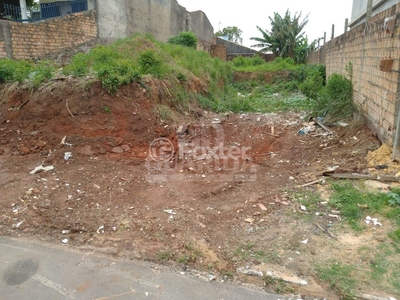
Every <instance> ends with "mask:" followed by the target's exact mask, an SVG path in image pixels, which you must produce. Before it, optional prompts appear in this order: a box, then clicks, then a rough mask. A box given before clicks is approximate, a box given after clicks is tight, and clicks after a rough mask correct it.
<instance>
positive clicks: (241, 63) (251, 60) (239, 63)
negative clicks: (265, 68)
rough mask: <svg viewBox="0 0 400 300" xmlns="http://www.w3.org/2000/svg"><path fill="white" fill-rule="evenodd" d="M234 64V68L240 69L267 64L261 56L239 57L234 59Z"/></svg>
mask: <svg viewBox="0 0 400 300" xmlns="http://www.w3.org/2000/svg"><path fill="white" fill-rule="evenodd" d="M232 63H233V66H234V67H236V68H240V67H249V66H260V65H262V64H265V63H266V62H265V60H264V59H262V58H261V57H260V56H258V55H256V56H254V57H243V56H238V57H235V58H234V59H232Z"/></svg>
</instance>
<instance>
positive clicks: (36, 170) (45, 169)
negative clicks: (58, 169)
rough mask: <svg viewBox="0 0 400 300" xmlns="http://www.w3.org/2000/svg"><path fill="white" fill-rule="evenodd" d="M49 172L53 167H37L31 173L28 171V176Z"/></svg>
mask: <svg viewBox="0 0 400 300" xmlns="http://www.w3.org/2000/svg"><path fill="white" fill-rule="evenodd" d="M51 170H54V167H53V166H48V167H43V166H38V167H36V168H35V169H33V170H32V171H30V172H29V174H36V173H40V172H42V171H44V172H47V171H51Z"/></svg>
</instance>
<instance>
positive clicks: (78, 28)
mask: <svg viewBox="0 0 400 300" xmlns="http://www.w3.org/2000/svg"><path fill="white" fill-rule="evenodd" d="M0 31H3V32H5V33H6V34H4V36H5V41H4V42H2V41H1V37H0V58H2V57H6V56H8V57H10V58H15V59H31V58H40V57H43V56H46V55H49V54H55V53H59V52H62V51H63V50H66V49H69V48H73V47H76V46H79V45H82V44H85V43H87V42H91V41H93V40H96V39H97V26H96V13H95V11H86V12H80V13H75V14H70V15H67V16H64V17H58V18H54V19H48V20H44V21H40V22H35V23H29V24H24V23H17V22H10V21H1V22H0ZM7 36H8V37H9V39H10V40H9V41H8V43H7ZM2 43H4V46H3V47H2ZM7 44H8V47H9V49H8V51H7Z"/></svg>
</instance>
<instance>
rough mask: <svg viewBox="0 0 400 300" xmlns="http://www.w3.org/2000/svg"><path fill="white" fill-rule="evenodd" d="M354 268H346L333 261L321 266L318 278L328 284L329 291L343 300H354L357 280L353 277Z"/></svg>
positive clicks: (318, 270)
mask: <svg viewBox="0 0 400 300" xmlns="http://www.w3.org/2000/svg"><path fill="white" fill-rule="evenodd" d="M353 270H354V267H353V266H345V265H343V264H341V263H340V262H336V261H332V262H328V263H327V265H320V266H318V267H317V269H316V273H317V276H318V278H319V279H320V280H321V281H323V282H325V283H326V284H328V287H329V289H331V290H333V291H334V292H335V293H337V294H338V295H339V296H340V298H341V299H354V298H355V290H356V280H355V279H354V278H353V277H352V272H353Z"/></svg>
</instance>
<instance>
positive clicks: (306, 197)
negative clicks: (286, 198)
mask: <svg viewBox="0 0 400 300" xmlns="http://www.w3.org/2000/svg"><path fill="white" fill-rule="evenodd" d="M292 197H293V198H294V199H296V200H297V201H298V203H299V204H300V205H304V206H305V207H306V209H307V211H309V212H312V213H314V212H316V211H318V210H319V205H320V202H321V201H322V200H321V197H320V195H319V194H318V193H315V192H310V191H305V190H302V191H297V192H295V193H294V194H293V195H292Z"/></svg>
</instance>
